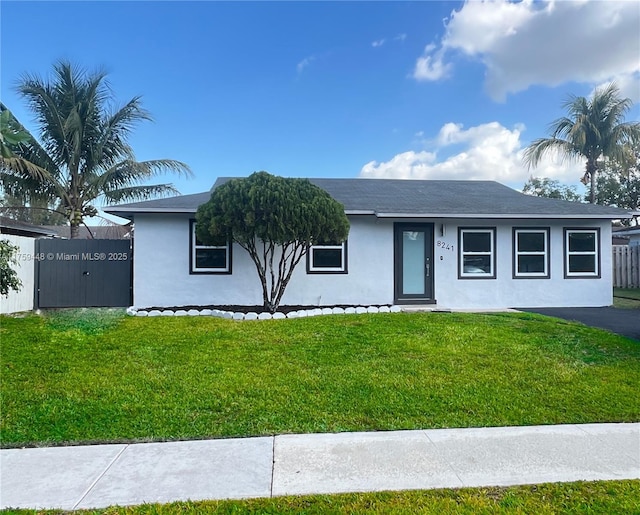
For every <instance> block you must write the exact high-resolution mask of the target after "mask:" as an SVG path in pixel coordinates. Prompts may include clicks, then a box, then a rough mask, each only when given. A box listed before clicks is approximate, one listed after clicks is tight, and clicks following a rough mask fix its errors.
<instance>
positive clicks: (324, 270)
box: [307, 240, 349, 274]
mask: <svg viewBox="0 0 640 515" xmlns="http://www.w3.org/2000/svg"><path fill="white" fill-rule="evenodd" d="M315 249H320V250H322V249H334V250H335V249H340V250H341V251H342V254H341V256H342V259H341V263H342V264H341V266H340V267H314V266H313V251H314V250H315ZM347 249H348V245H347V240H345V241H343V242H342V243H340V244H339V245H309V248H308V249H307V274H348V273H349V268H348V252H347Z"/></svg>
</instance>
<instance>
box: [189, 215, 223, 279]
mask: <svg viewBox="0 0 640 515" xmlns="http://www.w3.org/2000/svg"><path fill="white" fill-rule="evenodd" d="M189 273H191V274H230V273H231V245H229V244H228V243H227V244H226V245H219V246H216V245H205V244H203V243H202V242H201V241H200V240H199V239H198V237H197V236H196V221H195V220H191V221H190V233H189Z"/></svg>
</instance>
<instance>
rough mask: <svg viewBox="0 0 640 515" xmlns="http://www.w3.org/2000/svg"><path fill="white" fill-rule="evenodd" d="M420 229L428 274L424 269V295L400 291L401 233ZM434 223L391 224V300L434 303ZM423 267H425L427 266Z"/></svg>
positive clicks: (400, 302)
mask: <svg viewBox="0 0 640 515" xmlns="http://www.w3.org/2000/svg"><path fill="white" fill-rule="evenodd" d="M404 231H420V232H424V233H425V242H424V244H425V257H426V258H427V260H428V263H427V267H428V275H427V269H425V292H426V294H425V295H418V294H406V295H405V294H403V293H402V274H403V270H402V233H403V232H404ZM433 231H434V224H433V223H422V222H395V223H394V224H393V301H394V303H395V304H435V303H436V300H435V298H434V276H435V273H434V272H435V260H434V259H433V257H434V248H433V240H434V235H433ZM427 267H425V268H427Z"/></svg>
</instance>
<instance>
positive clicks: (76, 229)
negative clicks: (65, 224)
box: [69, 221, 80, 240]
mask: <svg viewBox="0 0 640 515" xmlns="http://www.w3.org/2000/svg"><path fill="white" fill-rule="evenodd" d="M69 228H70V229H71V230H70V233H71V235H70V237H71V239H72V240H75V239H77V238H79V237H80V226H79V225H78V224H75V223H74V222H73V221H71V226H70V227H69Z"/></svg>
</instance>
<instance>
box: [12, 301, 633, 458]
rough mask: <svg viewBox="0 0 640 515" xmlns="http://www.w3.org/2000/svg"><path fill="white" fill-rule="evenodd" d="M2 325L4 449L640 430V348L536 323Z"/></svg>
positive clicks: (409, 319) (122, 321)
mask: <svg viewBox="0 0 640 515" xmlns="http://www.w3.org/2000/svg"><path fill="white" fill-rule="evenodd" d="M0 324H1V333H0V338H1V342H2V360H1V366H2V401H1V417H2V418H1V427H0V429H1V433H2V445H3V446H4V447H9V446H16V445H22V444H27V445H28V444H36V443H38V444H60V443H64V442H111V441H130V440H169V439H185V438H204V437H227V436H249V435H268V434H280V433H306V432H333V431H366V430H387V429H416V428H438V427H477V426H508V425H532V424H560V423H585V422H622V421H624V422H630V421H640V396H638V391H640V345H638V343H636V342H634V341H632V340H629V339H626V338H624V337H621V336H616V335H613V334H610V333H607V332H604V331H600V330H598V329H593V328H588V327H585V326H583V325H580V324H576V323H571V322H564V321H559V320H556V319H551V318H547V317H543V316H540V315H534V314H524V313H522V314H504V313H502V314H485V315H481V314H462V313H415V314H405V313H399V314H377V315H336V316H324V317H315V318H307V319H293V320H273V321H261V322H234V321H229V320H221V319H217V318H211V317H159V318H139V317H124V316H123V315H122V313H121V312H113V311H104V310H103V311H96V310H88V311H61V312H54V313H52V314H49V315H47V316H46V317H41V316H36V315H29V316H26V317H25V318H12V317H2V318H1V319H0Z"/></svg>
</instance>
